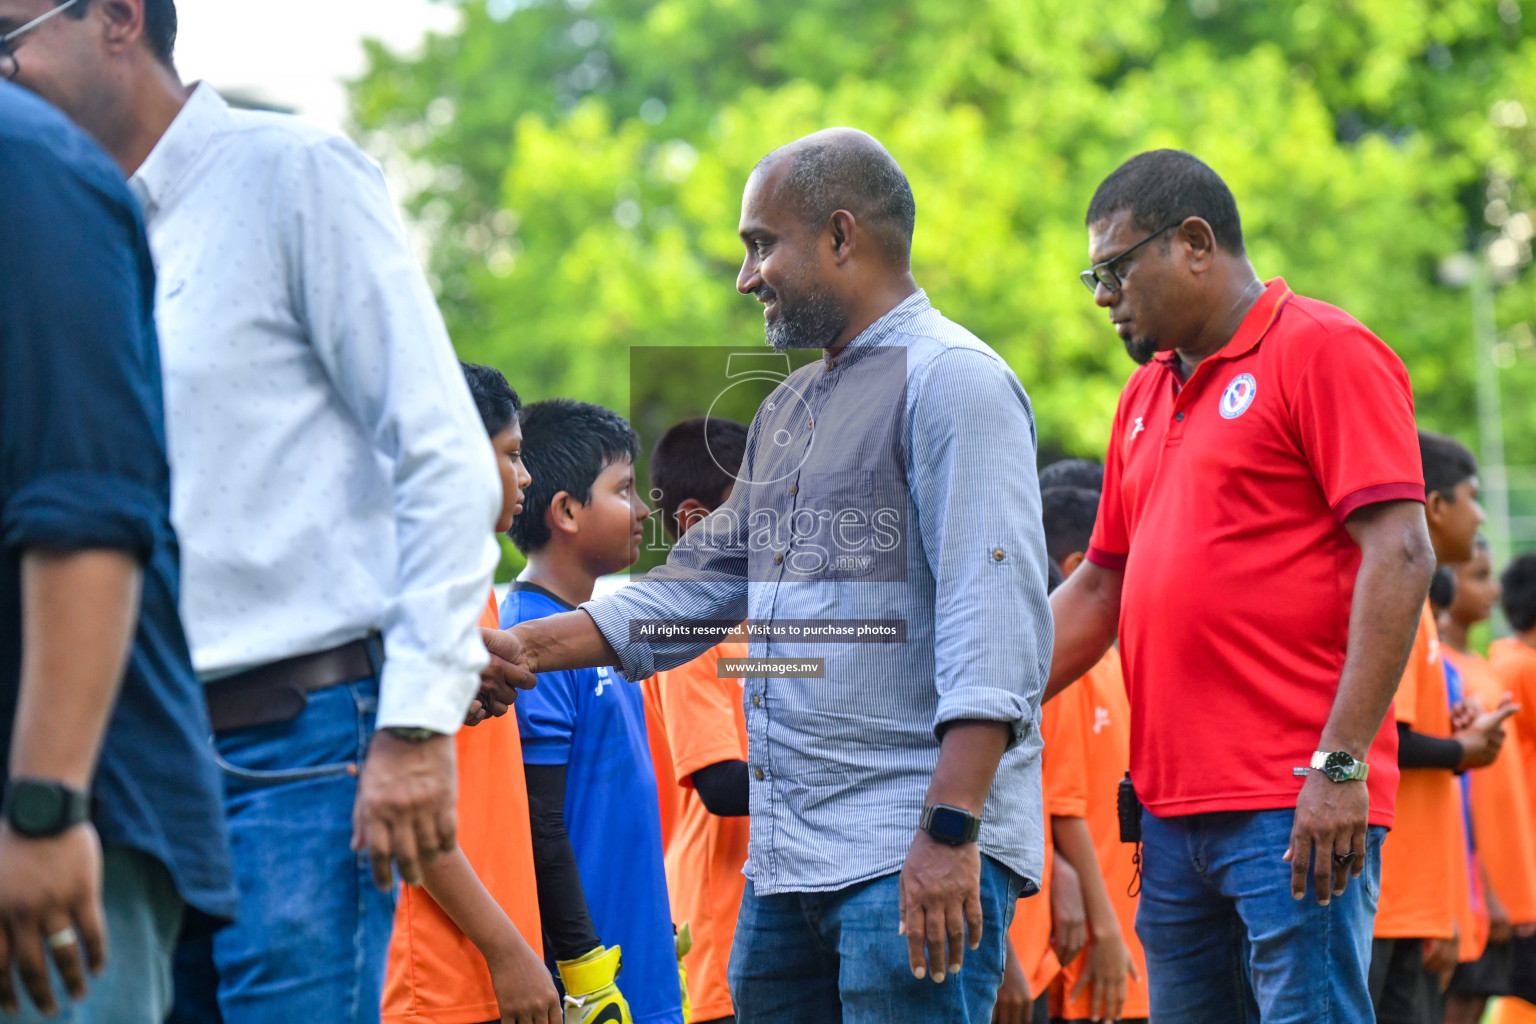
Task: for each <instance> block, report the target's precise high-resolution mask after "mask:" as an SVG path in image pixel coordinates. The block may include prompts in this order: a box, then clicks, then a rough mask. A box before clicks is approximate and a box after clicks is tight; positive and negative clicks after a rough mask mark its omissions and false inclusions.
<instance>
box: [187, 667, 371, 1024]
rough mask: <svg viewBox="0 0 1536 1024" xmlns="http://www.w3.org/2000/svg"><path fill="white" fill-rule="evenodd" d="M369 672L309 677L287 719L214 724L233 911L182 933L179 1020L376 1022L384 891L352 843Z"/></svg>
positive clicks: (367, 730)
mask: <svg viewBox="0 0 1536 1024" xmlns="http://www.w3.org/2000/svg"><path fill="white" fill-rule="evenodd" d="M378 692H379V688H378V680H377V679H376V678H369V679H363V680H359V681H356V682H352V683H344V684H341V685H339V686H332V687H328V688H327V689H324V690H317V691H315V692H314V693H311V694H310V695H309V704H308V706H307V707H306V708H305V709H304V711H303V712H302V713H300V715H299V716H298V717H297V718H295V719H294V720H293V721H291V722H282V723H278V724H274V725H258V726H252V727H250V728H247V729H233V730H229V731H228V732H224V733H220V734H219V735H218V737H217V738H216V740H215V747H216V754H217V760H218V761H219V765H220V767H221V768H222V769H223V772H224V800H225V807H226V809H227V811H228V814H229V830H230V841H231V846H232V849H233V852H234V862H235V876H236V878H237V880H238V881H239V885H240V916H239V918H238V920H237V921H236V922H235V923H234V924H232V925H230V926H229V927H227V928H224V929H223V930H221V931H219V932H216V933H214V935H213V936H212V937H211V938H206V939H202V940H200V941H199V940H194V941H183V942H182V944H181V948H180V949H178V951H177V957H176V975H175V977H176V1009H175V1012H174V1013H173V1014H172V1016H171V1017H170V1020H171V1021H172V1022H174V1024H193V1022H196V1024H216V1022H219V1021H223V1022H226V1024H269V1022H272V1021H289V1020H292V1021H309V1020H313V1021H325V1022H327V1024H333V1022H334V1024H376V1022H377V1021H378V1019H379V1001H380V998H381V996H382V993H383V987H384V959H385V954H386V952H387V950H388V947H389V934H390V929H391V927H392V926H393V924H394V916H395V898H394V894H393V893H381V892H379V891H378V889H376V888H374V885H373V882H372V880H371V876H370V873H369V871H368V867H367V864H366V861H365V860H364V859H363V858H361V857H360V856H359V855H357V854H355V853H353V852H352V850H351V841H352V805H353V803H354V801H355V800H356V798H357V776H358V771H359V769H360V768H361V765H362V761H363V757H364V755H365V754H366V752H367V750H368V739H369V737H370V736H371V735H372V733H373V717H374V711H375V709H376V707H377V705H378Z"/></svg>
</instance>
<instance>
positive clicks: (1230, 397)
mask: <svg viewBox="0 0 1536 1024" xmlns="http://www.w3.org/2000/svg"><path fill="white" fill-rule="evenodd" d="M1258 393H1259V385H1258V382H1257V381H1255V380H1254V379H1253V374H1251V373H1240V374H1238V375H1237V376H1236V377H1233V378H1232V383H1230V384H1228V385H1227V390H1225V391H1223V392H1222V393H1221V415H1222V418H1223V419H1229V420H1235V419H1237V418H1238V417H1239V416H1241V415H1242V414H1243V413H1245V412H1247V411H1248V407H1249V406H1250V405H1252V404H1253V399H1254V397H1255V396H1256V395H1257V394H1258Z"/></svg>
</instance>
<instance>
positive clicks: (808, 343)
mask: <svg viewBox="0 0 1536 1024" xmlns="http://www.w3.org/2000/svg"><path fill="white" fill-rule="evenodd" d="M847 326H848V317H847V316H846V315H844V313H843V311H842V310H841V309H840V308H839V307H838V305H837V300H836V299H835V298H833V296H832V295H831V293H830V292H817V293H815V294H812V295H809V296H807V297H806V299H805V301H804V302H802V303H800V305H798V306H796V307H795V308H793V309H790V308H787V307H786V306H785V305H784V303H783V301H782V299H781V300H780V309H779V315H778V317H777V318H775V319H774V320H771V321H769V322H767V323H765V324H764V325H763V337H764V339H765V340H766V341H767V342H768V346H769V347H770V348H772V349H773V350H774V351H775V352H783V351H785V350H787V349H792V348H826V347H827V346H828V345H830V344H832V343H833V342H834V341H836V340H837V336H838V335H839V334H842V333H843V328H845V327H847Z"/></svg>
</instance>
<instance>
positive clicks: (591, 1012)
mask: <svg viewBox="0 0 1536 1024" xmlns="http://www.w3.org/2000/svg"><path fill="white" fill-rule="evenodd" d="M555 966H556V967H557V968H559V969H560V981H561V983H562V984H564V985H565V1024H634V1022H633V1021H632V1019H631V1018H630V1015H629V1004H628V1003H627V1002H625V1001H624V996H623V994H622V993H621V992H619V986H618V985H617V984H615V979H616V978H617V977H618V975H619V968H620V966H621V964H620V960H619V947H618V946H598V947H597V948H596V949H594V950H593V951H592V952H590V953H588V954H587V955H586V956H583V957H580V958H579V959H576V960H559V961H556V963H555Z"/></svg>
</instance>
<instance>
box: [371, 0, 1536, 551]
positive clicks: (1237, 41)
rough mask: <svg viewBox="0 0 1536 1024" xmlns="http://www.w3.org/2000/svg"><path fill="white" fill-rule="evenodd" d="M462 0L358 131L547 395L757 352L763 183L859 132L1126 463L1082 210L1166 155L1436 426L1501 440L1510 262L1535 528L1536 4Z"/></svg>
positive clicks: (926, 249) (966, 298)
mask: <svg viewBox="0 0 1536 1024" xmlns="http://www.w3.org/2000/svg"><path fill="white" fill-rule="evenodd" d="M463 8H464V15H463V19H462V27H461V30H460V31H458V32H456V33H454V34H451V35H446V36H432V37H429V39H428V41H427V43H426V45H425V47H424V49H423V50H422V51H421V52H419V53H413V54H409V55H403V54H397V53H393V52H390V51H388V50H387V49H385V48H383V47H381V46H378V45H372V46H371V47H370V49H369V66H368V70H367V71H366V73H365V74H364V75H363V76H362V77H361V78H360V79H359V80H358V81H356V82H355V83H353V85H352V87H351V102H352V117H353V122H354V125H353V127H354V130H355V133H356V134H357V135H358V137H359V138H361V139H363V140H364V142H365V144H366V145H368V146H369V148H370V150H371V151H372V152H373V153H374V154H375V155H377V156H378V157H379V158H380V159H382V160H384V161H385V162H386V163H387V164H388V165H389V166H390V169H391V172H392V176H393V178H394V180H395V181H396V182H397V183H400V182H403V183H405V185H406V188H407V194H406V195H404V196H403V197H402V198H403V200H404V202H405V204H406V207H407V210H408V213H409V215H410V216H411V218H412V219H413V221H414V224H415V229H416V230H417V231H418V232H419V233H420V237H421V238H422V239H423V240H424V244H425V245H426V247H427V249H428V252H429V260H428V263H429V271H430V274H431V276H432V280H433V284H434V286H435V287H436V289H437V291H438V294H439V297H440V299H441V301H442V305H443V310H444V313H445V315H446V316H447V319H448V324H449V328H450V330H451V331H452V334H453V337H454V340H455V341H456V343H457V345H458V347H459V350H460V352H461V354H462V355H463V356H464V357H465V358H467V359H472V360H476V361H481V362H488V363H492V364H495V365H496V366H498V367H500V368H502V369H503V370H504V371H505V372H506V373H507V375H508V377H509V378H510V379H511V381H512V382H513V384H514V386H516V387H517V388H518V389H519V391H520V392H521V393H522V394H523V396H524V397H525V398H527V399H539V398H545V397H552V396H556V395H563V396H570V397H575V398H581V399H586V400H589V401H595V402H600V403H602V404H604V405H608V406H611V407H613V408H616V409H619V410H620V411H627V406H628V402H629V393H630V392H629V379H628V378H629V365H630V357H629V351H630V348H631V346H637V345H663V346H679V345H708V346H722V345H723V346H750V345H758V344H761V340H762V318H761V314H760V311H759V309H758V306H757V303H756V302H754V301H753V300H751V299H750V298H746V297H743V296H739V295H737V294H736V292H735V289H734V280H735V276H736V272H737V269H738V267H739V265H740V260H741V255H742V252H741V246H740V243H739V242H738V240H737V238H736V232H735V229H736V222H737V216H738V213H739V210H740V197H741V189H742V185H743V184H744V182H745V180H746V177H747V174H748V172H749V171H750V170H751V168H752V166H753V164H754V163H755V162H756V161H757V160H758V159H759V158H760V157H761V156H762V155H763V154H764V153H766V152H767V151H769V150H770V149H772V148H774V147H776V146H778V145H781V144H783V143H785V142H787V141H789V140H791V139H794V138H796V137H798V136H800V135H803V134H805V133H807V132H809V131H813V130H815V129H818V128H822V127H825V126H828V125H836V124H848V125H854V126H856V127H859V128H863V129H865V130H867V131H869V132H871V133H873V134H874V135H876V136H878V137H879V138H880V139H881V140H882V141H884V143H885V144H886V145H887V147H888V148H889V149H890V150H891V152H892V153H893V154H894V155H895V157H896V158H897V160H899V161H900V163H901V164H902V166H903V167H904V169H905V170H906V172H907V174H908V176H909V177H910V179H911V181H912V186H913V189H914V192H915V193H916V197H917V208H918V225H917V237H916V242H915V251H914V262H915V272H916V275H917V278H918V281H919V283H920V284H922V285H923V286H924V287H925V288H926V289H927V290H928V293H929V295H930V297H931V298H932V299H933V302H934V304H935V305H936V306H937V307H938V308H940V309H941V310H942V311H943V312H944V313H946V314H947V315H948V316H950V317H951V318H952V319H954V320H957V321H958V322H960V323H961V324H964V325H965V326H966V327H968V328H970V329H971V330H972V331H974V332H975V333H976V334H977V335H979V336H980V337H981V338H983V339H984V340H985V341H987V342H988V343H990V344H991V345H992V346H993V347H994V348H996V349H997V351H998V352H1000V353H1001V354H1002V355H1003V356H1004V357H1005V358H1006V359H1008V361H1009V362H1010V363H1011V364H1012V366H1013V368H1014V370H1015V371H1016V372H1017V373H1018V375H1019V377H1020V379H1021V380H1022V381H1023V382H1024V385H1025V387H1026V388H1027V389H1028V390H1029V393H1030V395H1031V397H1032V399H1033V401H1034V404H1035V411H1036V416H1037V419H1038V423H1039V430H1040V437H1041V442H1042V460H1044V459H1046V458H1048V457H1051V456H1054V455H1058V454H1063V453H1065V454H1082V455H1095V456H1098V455H1102V449H1103V446H1104V444H1105V442H1106V440H1107V438H1108V431H1109V423H1110V418H1111V415H1112V413H1113V411H1114V407H1115V400H1116V396H1117V395H1118V393H1119V390H1120V387H1121V385H1122V384H1123V382H1124V380H1125V378H1126V377H1127V375H1128V374H1129V373H1130V371H1131V370H1132V369H1133V366H1132V364H1131V363H1130V361H1129V360H1128V359H1127V358H1126V356H1125V354H1124V352H1123V350H1122V348H1121V345H1120V342H1119V340H1118V339H1117V338H1116V336H1115V335H1114V333H1113V332H1112V330H1111V329H1110V326H1109V324H1108V321H1107V318H1106V316H1105V314H1104V313H1103V311H1102V310H1098V309H1096V308H1095V307H1094V305H1093V303H1092V302H1091V300H1090V297H1089V295H1088V293H1087V291H1086V290H1084V288H1083V286H1082V285H1081V284H1080V283H1079V282H1078V280H1077V272H1078V271H1079V270H1081V269H1082V268H1083V267H1084V266H1085V265H1086V262H1087V260H1086V248H1087V241H1086V234H1085V231H1084V229H1083V213H1084V210H1085V208H1086V206H1087V203H1088V199H1089V197H1090V196H1091V195H1092V193H1093V190H1094V187H1095V186H1096V185H1097V184H1098V182H1099V181H1100V180H1102V178H1103V177H1104V176H1105V175H1106V174H1108V173H1109V172H1110V171H1111V170H1113V169H1114V168H1115V166H1117V165H1118V164H1119V163H1120V162H1121V161H1122V160H1124V159H1126V158H1127V157H1129V156H1131V155H1133V154H1135V153H1136V152H1138V151H1140V150H1143V149H1147V148H1152V147H1158V146H1174V147H1178V148H1182V149H1187V150H1190V151H1192V152H1194V153H1196V154H1197V155H1199V156H1200V157H1201V158H1202V159H1204V160H1206V161H1207V162H1208V163H1210V164H1211V165H1212V166H1213V167H1214V168H1215V169H1216V170H1217V171H1218V172H1219V173H1220V174H1221V175H1222V176H1223V177H1224V178H1225V179H1226V180H1227V182H1228V184H1230V185H1231V187H1232V189H1233V191H1234V192H1235V193H1236V195H1237V200H1238V205H1239V209H1240V211H1241V213H1242V216H1243V222H1244V228H1245V235H1246V239H1247V242H1248V248H1249V252H1250V255H1251V257H1252V259H1253V262H1254V265H1255V266H1256V267H1257V269H1258V271H1259V273H1260V275H1261V276H1264V277H1266V278H1267V277H1272V276H1277V275H1279V276H1284V277H1285V278H1286V279H1287V280H1288V281H1289V283H1290V284H1291V285H1292V287H1294V288H1295V289H1296V290H1297V291H1299V292H1302V293H1304V294H1308V295H1311V296H1315V297H1317V298H1320V299H1324V300H1326V301H1329V302H1333V303H1336V304H1338V305H1340V306H1342V307H1344V308H1345V309H1347V310H1349V311H1350V312H1351V313H1353V314H1354V315H1356V316H1357V317H1359V318H1360V319H1361V320H1363V321H1364V322H1365V323H1366V324H1367V325H1369V326H1370V327H1371V328H1372V329H1373V330H1375V331H1376V333H1378V334H1379V335H1380V336H1381V337H1382V338H1384V339H1385V340H1386V341H1387V342H1388V343H1389V344H1391V345H1392V347H1393V348H1395V349H1396V350H1397V351H1398V352H1399V353H1400V354H1401V356H1402V357H1403V359H1404V361H1405V362H1406V363H1407V365H1408V369H1409V372H1410V374H1411V376H1412V378H1413V382H1414V388H1415V392H1416V396H1417V402H1418V408H1419V412H1420V415H1421V419H1422V422H1423V423H1424V424H1425V425H1426V426H1428V427H1431V428H1433V429H1438V430H1443V431H1447V432H1449V433H1452V434H1455V435H1456V436H1458V437H1460V438H1461V439H1462V440H1464V441H1466V442H1467V443H1469V444H1471V445H1472V446H1473V447H1474V448H1479V447H1481V448H1482V449H1483V450H1484V451H1485V452H1486V451H1488V450H1489V449H1488V447H1487V445H1488V443H1489V440H1490V439H1489V438H1488V437H1486V436H1485V437H1482V438H1480V437H1479V433H1478V424H1479V420H1478V401H1477V383H1478V373H1479V362H1478V359H1477V357H1476V353H1477V351H1478V349H1477V346H1476V344H1475V343H1474V332H1473V326H1472V325H1473V313H1472V309H1473V304H1474V303H1473V298H1474V295H1476V294H1478V293H1477V290H1476V288H1475V287H1469V286H1468V281H1469V280H1473V279H1477V278H1478V277H1479V275H1481V279H1483V280H1487V281H1488V282H1490V288H1489V289H1488V291H1487V292H1485V293H1484V294H1488V293H1489V292H1491V295H1492V312H1493V316H1492V321H1491V324H1492V326H1491V329H1490V330H1489V331H1487V332H1485V336H1484V342H1483V345H1482V352H1483V365H1482V370H1483V373H1484V387H1485V391H1484V410H1485V411H1486V410H1487V409H1488V399H1489V398H1490V397H1491V393H1490V391H1489V390H1488V387H1489V382H1490V381H1492V380H1493V379H1494V377H1495V375H1496V376H1497V391H1496V394H1497V396H1498V397H1499V398H1501V399H1502V412H1503V419H1504V423H1503V432H1502V440H1503V443H1504V446H1505V449H1506V452H1507V455H1506V460H1505V461H1506V462H1507V463H1508V464H1509V465H1510V466H1511V467H1513V468H1512V469H1511V471H1510V481H1511V488H1510V491H1509V501H1510V503H1511V511H1512V513H1513V516H1512V518H1511V520H1510V522H1511V524H1512V525H1511V528H1510V531H1509V532H1510V534H1511V536H1512V540H1513V542H1514V544H1515V545H1516V546H1518V547H1522V548H1524V547H1528V546H1536V473H1529V472H1527V471H1526V470H1523V469H1520V468H1519V467H1526V466H1533V465H1536V401H1533V400H1532V396H1533V395H1536V330H1533V321H1536V289H1533V287H1532V281H1533V271H1532V270H1531V268H1530V266H1529V264H1530V258H1531V236H1532V226H1533V225H1532V206H1533V204H1532V195H1533V193H1536V160H1533V156H1536V125H1533V124H1532V123H1531V121H1532V118H1533V117H1536V0H1337V2H1333V3H1321V2H1280V0H1121V2H1118V3H1113V4H1108V3H1084V2H1082V0H793V2H791V0H777V2H772V3H762V2H751V0H647V2H642V0H470V2H467V3H465V4H463ZM1476 268H1481V269H1480V270H1476ZM1474 270H1476V272H1474ZM642 441H643V442H644V443H646V444H649V443H650V442H652V441H654V437H642ZM1485 475H1486V474H1485ZM1527 484H1528V485H1529V486H1528V487H1527ZM1527 518H1529V522H1526V519H1527ZM517 561H518V560H516V559H512V560H509V562H508V563H507V564H506V565H504V567H503V569H504V572H505V571H508V570H510V569H512V568H514V567H515V565H516V562H517Z"/></svg>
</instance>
